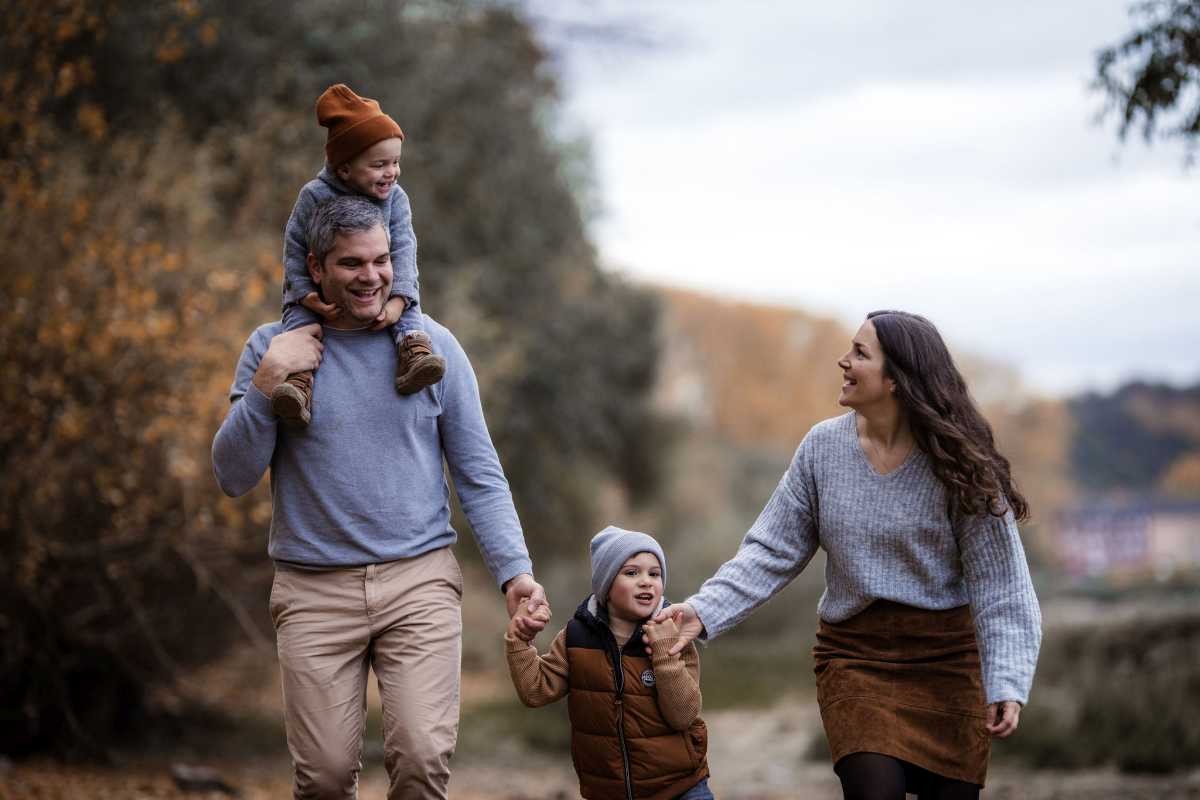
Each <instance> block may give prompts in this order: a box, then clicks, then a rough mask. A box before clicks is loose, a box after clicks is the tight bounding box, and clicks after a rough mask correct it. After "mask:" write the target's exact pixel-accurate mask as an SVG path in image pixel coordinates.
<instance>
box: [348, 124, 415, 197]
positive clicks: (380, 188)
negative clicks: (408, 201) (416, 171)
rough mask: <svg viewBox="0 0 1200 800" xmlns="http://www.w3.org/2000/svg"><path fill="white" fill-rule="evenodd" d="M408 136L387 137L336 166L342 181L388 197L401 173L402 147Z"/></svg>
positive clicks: (357, 189) (372, 195)
mask: <svg viewBox="0 0 1200 800" xmlns="http://www.w3.org/2000/svg"><path fill="white" fill-rule="evenodd" d="M403 145H404V140H403V139H399V138H396V137H392V138H391V139H384V140H383V141H379V142H376V143H375V144H373V145H371V146H370V147H368V148H367V149H366V150H363V151H362V152H361V153H359V154H358V155H356V156H355V157H354V158H352V159H350V160H349V161H347V162H346V163H345V164H341V165H339V166H338V168H337V169H336V170H335V172H336V173H337V176H338V177H339V178H340V179H341V180H342V183H344V184H346V185H347V186H349V187H350V188H351V189H353V190H354V191H356V192H358V193H359V194H365V195H366V196H367V197H374V198H376V199H378V200H386V199H387V196H388V194H390V193H391V191H392V187H393V186H395V185H396V180H397V179H398V178H399V177H400V150H401V148H402V146H403Z"/></svg>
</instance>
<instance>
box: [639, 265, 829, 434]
mask: <svg viewBox="0 0 1200 800" xmlns="http://www.w3.org/2000/svg"><path fill="white" fill-rule="evenodd" d="M656 291H657V292H658V293H659V295H660V296H661V298H662V299H663V304H662V305H663V313H662V316H661V321H660V325H661V331H660V332H661V341H662V342H663V353H662V358H661V360H660V375H659V386H658V396H657V399H658V402H659V404H660V406H661V407H662V408H664V409H665V410H668V411H671V412H673V413H676V414H680V415H682V416H684V417H685V418H686V419H687V420H688V421H689V422H690V423H692V424H693V425H694V426H695V427H698V428H701V429H704V430H708V431H711V432H714V433H717V434H719V435H721V436H722V437H724V438H726V439H728V440H730V441H732V442H734V443H736V444H738V445H742V446H751V447H753V446H757V447H767V448H772V449H784V450H787V451H789V452H790V451H791V450H792V449H794V448H795V447H796V445H797V444H799V442H800V440H801V439H802V438H803V437H804V434H805V433H807V432H808V429H809V428H810V427H812V425H813V424H814V423H816V422H818V421H820V420H822V419H825V418H826V417H830V416H833V415H835V414H838V413H840V411H841V409H839V407H838V405H837V395H838V390H839V387H840V386H841V382H842V379H841V373H840V371H839V370H838V368H837V363H836V362H837V359H838V358H839V357H840V356H841V355H842V354H843V353H844V352H845V351H846V348H847V346H848V343H849V341H850V337H851V334H852V333H853V332H852V331H850V330H849V329H847V328H846V327H845V326H844V325H842V324H841V323H840V322H838V321H836V320H833V319H829V318H825V317H818V316H815V315H813V314H809V313H807V312H805V311H801V310H799V309H794V308H784V307H779V306H767V305H756V304H752V303H744V302H731V301H728V300H722V299H719V298H716V297H714V296H711V295H706V294H700V293H697V292H691V291H687V290H683V289H675V288H658V289H656Z"/></svg>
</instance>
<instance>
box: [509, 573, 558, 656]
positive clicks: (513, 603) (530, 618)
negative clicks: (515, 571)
mask: <svg viewBox="0 0 1200 800" xmlns="http://www.w3.org/2000/svg"><path fill="white" fill-rule="evenodd" d="M504 596H505V601H506V603H507V606H508V616H509V617H511V618H512V622H511V623H510V625H509V627H510V630H511V628H512V625H516V626H517V629H518V630H519V631H520V632H519V633H514V634H513V635H514V636H517V637H518V638H520V639H523V640H524V641H526V642H528V641H530V640H532V639H533V637H535V636H537V635H538V633H539V632H541V630H542V629H543V628H545V627H546V623H548V622H549V621H550V604H549V603H548V602H546V590H545V589H544V588H543V587H542V585H541V584H540V583H538V582H537V581H535V580H534V579H533V576H532V575H530V574H529V573H528V572H523V573H521V574H520V575H517V576H516V577H515V578H511V579H509V581H508V582H507V583H505V584H504ZM518 606H520V608H521V609H522V611H523V612H524V613H522V614H517V608H518ZM539 609H544V610H545V618H544V619H542V618H541V615H539V614H537V612H538V611H539Z"/></svg>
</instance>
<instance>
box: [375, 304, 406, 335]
mask: <svg viewBox="0 0 1200 800" xmlns="http://www.w3.org/2000/svg"><path fill="white" fill-rule="evenodd" d="M406 308H408V303H407V302H406V301H405V300H404V298H403V297H401V296H400V295H396V296H395V297H389V298H388V301H387V302H386V303H384V304H383V310H382V311H380V312H379V316H378V317H376V318H375V324H374V325H372V326H371V330H373V331H381V330H383V329H384V328H386V327H388V326H389V325H395V324H396V322H398V321H399V319H400V315H401V314H403V313H404V309H406Z"/></svg>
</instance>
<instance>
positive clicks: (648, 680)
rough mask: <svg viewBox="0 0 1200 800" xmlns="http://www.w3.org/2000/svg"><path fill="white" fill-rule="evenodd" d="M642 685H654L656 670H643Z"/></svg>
mask: <svg viewBox="0 0 1200 800" xmlns="http://www.w3.org/2000/svg"><path fill="white" fill-rule="evenodd" d="M642 685H643V686H653V685H654V672H653V671H652V670H648V669H644V670H642Z"/></svg>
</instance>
